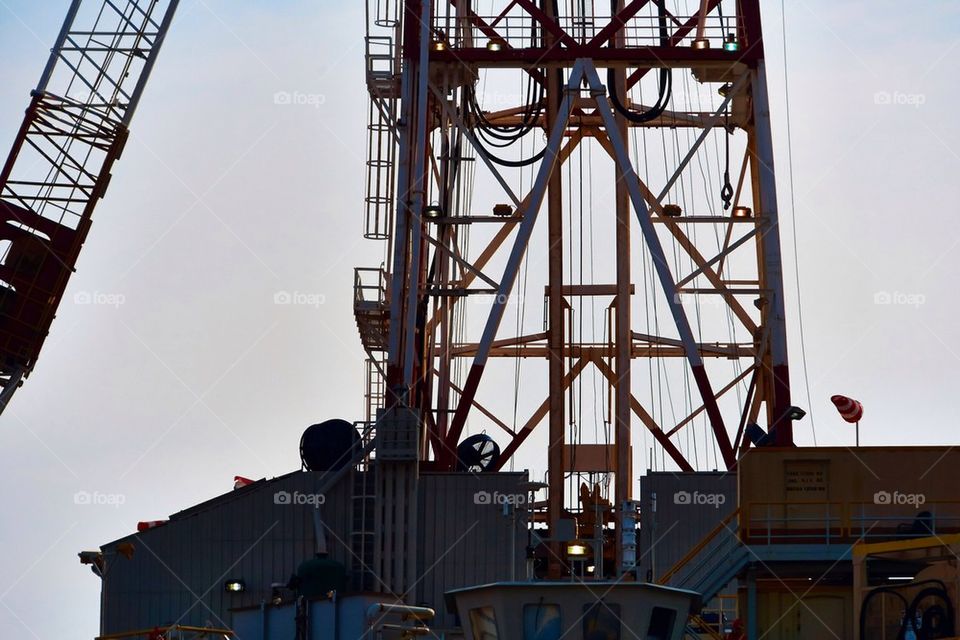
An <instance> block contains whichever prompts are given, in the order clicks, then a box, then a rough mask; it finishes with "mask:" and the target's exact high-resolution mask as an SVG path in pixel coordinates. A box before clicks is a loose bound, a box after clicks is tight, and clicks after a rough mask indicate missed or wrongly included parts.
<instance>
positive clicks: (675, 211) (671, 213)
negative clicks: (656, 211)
mask: <svg viewBox="0 0 960 640" xmlns="http://www.w3.org/2000/svg"><path fill="white" fill-rule="evenodd" d="M682 213H683V209H681V208H680V205H678V204H665V205H663V215H665V216H667V217H668V218H679V217H680V214H682Z"/></svg>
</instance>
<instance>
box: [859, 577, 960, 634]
mask: <svg viewBox="0 0 960 640" xmlns="http://www.w3.org/2000/svg"><path fill="white" fill-rule="evenodd" d="M922 584H935V585H937V586H936V587H927V588H925V589H922V590H921V591H920V592H919V593H918V594H917V595H916V596H915V597H914V598H913V600H912V601H910V602H909V603H908V602H907V599H906V598H905V597H904V596H903V594H901V593H899V591H898V590H899V589H905V588H908V587H909V588H915V587H918V586H920V585H922ZM884 593H888V594H890V595H893V596H896V597H897V598H899V599H900V601H901V602H902V603H903V612H904V613H903V620H902V622H901V623H900V629H899V631H898V632H897V640H903V639H904V638H905V636H906V633H907V629H908V628H909V627H913V629H914V631H915V632H916V635H917V638H918V640H934V639H936V638H949V637H952V636H953V635H954V629H955V626H956V625H955V621H954V611H953V603H952V602H951V601H950V595H949V593H948V592H947V587H946V585H945V584H944V583H943V582H942V581H940V580H922V581H920V582H917V583H913V584H909V585H902V586H898V587H877V588H876V589H872V590H871V591H870V592H869V593H868V594H867V596H866V598H864V599H863V606H862V607H861V608H860V637H861V638H865V637H866V632H867V629H866V627H867V610H868V609H869V604H870V601H871V600H872V599H873V598H874V597H876V596H878V595H881V594H884ZM929 597H935V598H938V599H940V600H941V601H942V602H943V604H942V605H940V604H935V605H931V606H929V607H927V609H925V610H924V612H923V614H922V616H921V620H920V628H919V629H918V628H917V623H916V619H917V608H918V607H919V606H920V603H921V602H922V601H923V599H924V598H929ZM934 625H936V626H934Z"/></svg>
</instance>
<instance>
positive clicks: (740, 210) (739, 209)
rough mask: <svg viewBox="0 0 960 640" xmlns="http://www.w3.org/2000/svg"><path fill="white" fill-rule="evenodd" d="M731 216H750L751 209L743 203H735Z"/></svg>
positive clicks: (751, 213) (751, 214)
mask: <svg viewBox="0 0 960 640" xmlns="http://www.w3.org/2000/svg"><path fill="white" fill-rule="evenodd" d="M733 217H734V218H752V217H753V210H752V209H750V207H745V206H743V205H737V206H736V207H734V208H733Z"/></svg>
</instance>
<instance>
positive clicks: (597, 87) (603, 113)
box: [571, 58, 736, 468]
mask: <svg viewBox="0 0 960 640" xmlns="http://www.w3.org/2000/svg"><path fill="white" fill-rule="evenodd" d="M577 65H578V66H579V67H580V68H581V69H582V70H583V73H584V76H585V79H586V81H587V84H588V85H589V87H590V93H591V94H592V95H593V97H594V99H595V100H596V102H597V111H599V113H600V117H601V118H602V119H603V124H604V128H606V130H607V137H608V138H609V140H610V143H611V144H612V145H613V149H614V154H615V156H616V157H615V160H616V163H617V165H618V168H619V169H620V175H621V177H622V179H623V180H625V181H626V186H627V191H628V192H629V193H630V200H631V202H632V203H633V209H634V211H635V212H636V214H637V221H638V222H639V223H640V229H641V231H642V232H643V237H644V240H645V241H646V243H647V249H648V250H649V251H650V255H651V257H652V259H653V264H654V267H655V268H656V271H657V277H658V278H659V280H660V286H661V287H662V288H663V292H664V294H665V295H666V296H667V300H668V301H669V303H670V312H671V314H672V315H673V320H674V322H675V323H676V325H677V331H678V332H679V333H680V341H681V343H682V344H683V349H684V351H685V352H686V354H687V361H688V362H689V363H690V369H691V372H692V373H693V378H694V380H695V381H696V383H697V388H698V390H699V391H700V395H701V396H702V397H703V403H704V406H705V407H706V411H707V416H708V417H709V419H710V424H711V426H712V428H713V432H714V435H715V437H716V439H717V446H718V447H719V449H720V453H721V455H722V456H723V460H724V463H725V464H726V465H727V467H728V468H730V467H732V466H733V465H734V464H735V462H736V456H735V455H734V452H733V446H732V445H731V444H730V436H729V435H728V434H727V430H726V427H724V424H723V416H722V415H720V407H719V406H718V405H717V401H716V397H715V396H714V393H713V389H712V388H711V386H710V379H709V378H708V377H707V371H706V369H705V367H704V364H703V359H702V358H701V357H700V353H699V352H698V351H697V344H696V341H695V340H694V337H693V331H691V329H690V322H689V320H688V319H687V314H686V312H685V311H684V309H683V305H681V304H679V303H677V301H676V299H675V297H674V296H675V294H676V291H677V287H676V283H675V282H674V279H673V275H672V274H671V273H670V266H669V265H668V263H667V259H666V256H665V254H664V252H663V245H662V244H661V243H660V237H659V236H658V235H657V231H656V229H655V228H654V226H653V221H652V220H651V219H650V213H649V211H648V210H647V204H646V202H645V201H644V199H643V195H642V194H641V193H640V182H639V179H638V177H637V174H636V172H635V171H634V169H633V165H632V164H631V162H630V156H629V154H628V153H627V148H626V145H625V144H624V141H623V139H622V138H621V137H620V135H619V133H618V129H617V123H616V120H615V117H614V114H613V108H612V107H611V106H610V101H609V100H608V99H607V95H606V93H607V92H606V87H604V85H603V83H601V82H600V76H599V74H598V73H597V69H596V67H595V66H594V65H593V62H591V61H590V60H587V59H584V58H581V59H580V60H578V61H577ZM575 68H576V67H575ZM571 81H572V79H571Z"/></svg>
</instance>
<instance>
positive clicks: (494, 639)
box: [470, 607, 500, 640]
mask: <svg viewBox="0 0 960 640" xmlns="http://www.w3.org/2000/svg"><path fill="white" fill-rule="evenodd" d="M470 627H471V628H472V629H473V637H474V640H499V638H500V635H499V634H498V633H497V614H496V612H495V611H494V610H493V607H478V608H476V609H470Z"/></svg>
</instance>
